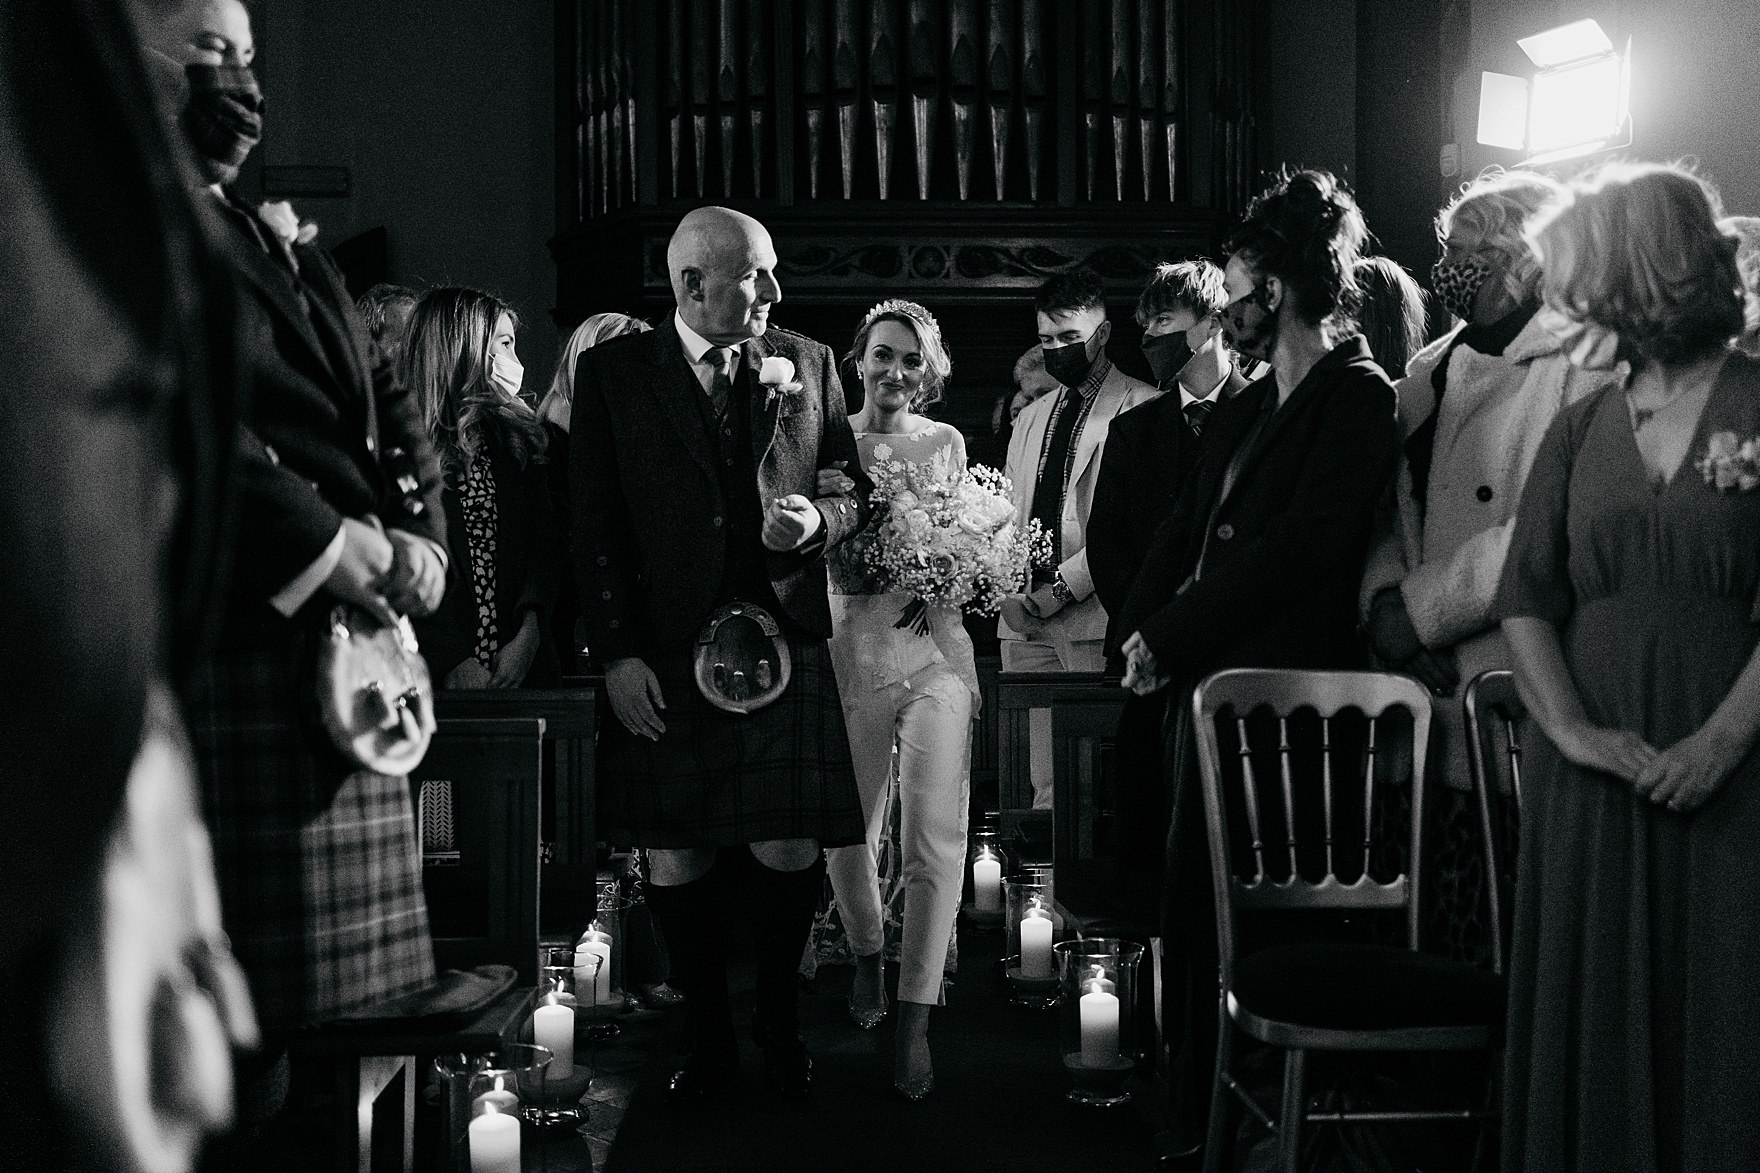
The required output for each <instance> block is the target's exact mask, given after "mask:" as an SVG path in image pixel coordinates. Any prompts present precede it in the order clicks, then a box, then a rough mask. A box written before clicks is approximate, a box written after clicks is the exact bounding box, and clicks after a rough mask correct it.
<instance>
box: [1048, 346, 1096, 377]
mask: <svg viewBox="0 0 1760 1173" xmlns="http://www.w3.org/2000/svg"><path fill="white" fill-rule="evenodd" d="M1039 352H1040V353H1041V354H1043V355H1044V356H1045V373H1046V374H1048V375H1050V376H1051V377H1052V378H1053V379H1056V380H1057V381H1058V382H1059V383H1062V384H1063V385H1064V386H1065V387H1080V386H1081V385H1082V380H1084V379H1086V378H1087V377H1088V372H1089V371H1091V370H1093V369H1094V363H1093V360H1091V359H1090V358H1089V357H1088V344H1087V343H1086V342H1072V343H1070V344H1069V345H1068V346H1042V347H1040V348H1039Z"/></svg>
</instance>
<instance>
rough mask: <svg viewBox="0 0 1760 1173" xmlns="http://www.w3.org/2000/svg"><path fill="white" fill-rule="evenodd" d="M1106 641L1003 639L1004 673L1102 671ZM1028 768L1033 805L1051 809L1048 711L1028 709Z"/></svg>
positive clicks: (1037, 808)
mask: <svg viewBox="0 0 1760 1173" xmlns="http://www.w3.org/2000/svg"><path fill="white" fill-rule="evenodd" d="M1105 646H1106V645H1105V641H1103V640H1097V639H1064V640H1057V641H1055V642H1052V641H1043V640H1036V639H1005V640H1003V641H1002V670H1003V671H1004V672H1103V671H1105V669H1106V652H1105ZM1027 770H1028V775H1029V777H1031V778H1032V780H1033V808H1034V809H1035V810H1050V809H1051V710H1050V709H1028V710H1027Z"/></svg>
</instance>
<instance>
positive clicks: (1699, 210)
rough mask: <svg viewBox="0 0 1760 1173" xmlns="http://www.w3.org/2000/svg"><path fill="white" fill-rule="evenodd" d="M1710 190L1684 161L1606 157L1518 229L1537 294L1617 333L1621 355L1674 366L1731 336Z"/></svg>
mask: <svg viewBox="0 0 1760 1173" xmlns="http://www.w3.org/2000/svg"><path fill="white" fill-rule="evenodd" d="M1721 214H1722V212H1721V204H1720V201H1719V200H1718V198H1717V192H1716V190H1715V189H1713V188H1712V186H1711V185H1710V184H1709V183H1707V182H1705V181H1704V180H1703V179H1701V178H1699V177H1698V176H1697V175H1694V174H1693V173H1692V172H1691V171H1688V170H1687V169H1686V168H1685V167H1681V166H1678V165H1673V164H1659V163H1607V164H1604V165H1603V166H1601V167H1599V168H1597V169H1596V170H1595V171H1594V172H1592V173H1591V174H1589V175H1588V176H1586V177H1585V178H1582V179H1579V180H1577V181H1576V182H1575V183H1572V184H1571V185H1570V186H1569V188H1567V189H1566V192H1565V195H1564V196H1563V198H1562V199H1561V200H1560V201H1559V202H1558V203H1556V204H1553V205H1552V206H1551V208H1549V209H1548V210H1547V211H1545V212H1542V213H1541V214H1540V215H1539V216H1538V217H1537V218H1536V220H1534V221H1531V222H1530V224H1529V228H1528V240H1529V242H1530V243H1531V244H1532V245H1533V247H1534V252H1535V253H1536V254H1537V255H1538V256H1539V258H1540V267H1541V269H1542V270H1543V271H1544V272H1545V282H1544V287H1545V292H1546V300H1547V301H1548V302H1549V303H1550V304H1551V305H1552V306H1553V307H1554V308H1555V309H1558V310H1560V311H1561V312H1563V313H1564V314H1566V315H1567V316H1569V317H1573V318H1576V319H1577V320H1578V321H1586V322H1594V323H1595V324H1596V325H1599V326H1604V327H1606V328H1607V329H1609V330H1612V331H1614V332H1615V333H1617V334H1618V335H1619V340H1620V350H1621V353H1622V354H1629V355H1630V356H1632V357H1635V358H1638V359H1641V360H1647V361H1650V362H1660V363H1676V362H1684V361H1688V360H1691V359H1694V358H1698V357H1699V356H1701V355H1704V354H1707V353H1708V352H1710V351H1711V350H1713V349H1715V348H1717V347H1720V346H1722V345H1724V344H1725V343H1727V342H1728V341H1729V340H1730V339H1731V338H1732V337H1734V336H1735V335H1737V334H1739V333H1741V331H1742V327H1743V324H1744V323H1743V309H1744V305H1745V293H1744V289H1743V286H1742V276H1741V271H1740V270H1739V269H1738V268H1737V266H1736V241H1735V239H1734V238H1733V237H1731V236H1728V235H1726V234H1725V233H1724V232H1723V231H1722V230H1721V229H1720V228H1719V227H1718V226H1717V218H1718V216H1720V215H1721Z"/></svg>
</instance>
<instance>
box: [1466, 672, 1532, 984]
mask: <svg viewBox="0 0 1760 1173" xmlns="http://www.w3.org/2000/svg"><path fill="white" fill-rule="evenodd" d="M1465 705H1466V717H1467V763H1468V765H1469V766H1470V767H1471V770H1472V778H1473V792H1474V799H1475V801H1476V803H1477V807H1478V810H1477V814H1478V820H1479V835H1480V841H1481V843H1482V845H1483V847H1484V851H1485V898H1486V903H1487V904H1488V905H1489V912H1490V916H1489V918H1488V919H1487V922H1486V923H1487V924H1488V926H1489V928H1490V936H1491V942H1490V944H1491V967H1492V969H1493V970H1495V971H1496V972H1498V973H1502V972H1503V967H1504V964H1505V957H1506V951H1507V949H1508V941H1509V933H1510V926H1511V922H1512V920H1513V918H1514V902H1513V900H1512V899H1511V897H1512V895H1513V893H1514V889H1515V873H1516V854H1517V849H1518V840H1519V839H1520V834H1521V809H1522V746H1521V733H1520V726H1521V721H1522V717H1523V716H1524V715H1525V714H1526V712H1527V710H1526V708H1525V707H1524V706H1523V704H1522V699H1521V697H1520V696H1519V695H1518V694H1517V692H1516V687H1515V675H1514V673H1511V672H1507V671H1492V672H1481V673H1480V674H1479V675H1477V676H1475V677H1474V678H1473V679H1472V681H1471V682H1470V683H1469V684H1468V685H1467V691H1466V701H1465Z"/></svg>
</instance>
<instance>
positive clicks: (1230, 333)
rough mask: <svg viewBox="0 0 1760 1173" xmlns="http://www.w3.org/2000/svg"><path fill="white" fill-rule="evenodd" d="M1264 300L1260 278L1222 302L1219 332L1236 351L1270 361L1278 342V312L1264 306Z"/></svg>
mask: <svg viewBox="0 0 1760 1173" xmlns="http://www.w3.org/2000/svg"><path fill="white" fill-rule="evenodd" d="M1265 301H1266V289H1265V285H1264V283H1263V282H1261V283H1260V284H1258V285H1255V286H1253V288H1252V289H1251V290H1250V291H1249V292H1247V293H1245V294H1243V295H1242V296H1240V297H1237V298H1235V299H1234V300H1233V301H1231V302H1229V303H1228V304H1227V305H1225V306H1223V307H1222V336H1223V338H1224V339H1225V340H1226V341H1227V342H1228V345H1229V348H1230V349H1231V350H1233V351H1234V352H1235V353H1236V354H1244V355H1246V356H1247V357H1248V358H1256V359H1259V360H1261V361H1263V362H1270V361H1271V352H1272V350H1274V349H1275V348H1276V346H1277V314H1276V313H1275V312H1274V311H1272V310H1269V309H1267V308H1265ZM1249 315H1251V317H1252V321H1251V324H1249V322H1248V318H1249Z"/></svg>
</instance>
